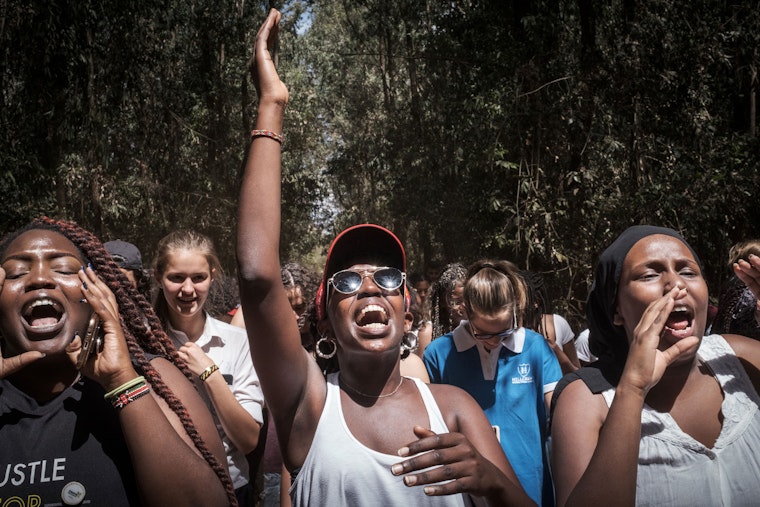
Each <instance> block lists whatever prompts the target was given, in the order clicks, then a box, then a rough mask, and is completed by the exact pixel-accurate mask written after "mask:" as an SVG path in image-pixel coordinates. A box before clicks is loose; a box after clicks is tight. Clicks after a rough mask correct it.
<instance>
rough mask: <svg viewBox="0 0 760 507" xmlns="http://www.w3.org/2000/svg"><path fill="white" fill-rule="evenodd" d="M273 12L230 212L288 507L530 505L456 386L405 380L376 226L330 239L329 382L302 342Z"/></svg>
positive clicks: (397, 320) (390, 242)
mask: <svg viewBox="0 0 760 507" xmlns="http://www.w3.org/2000/svg"><path fill="white" fill-rule="evenodd" d="M279 20H280V14H279V12H277V11H276V10H272V11H271V12H270V14H269V16H268V17H267V19H266V20H265V21H264V24H263V25H262V26H261V28H260V30H259V32H258V34H257V36H256V46H255V56H254V63H253V69H252V73H253V77H254V83H255V85H256V90H257V92H258V97H259V107H258V118H257V124H256V129H255V130H254V131H253V133H252V137H253V140H252V141H251V144H250V148H249V152H248V159H247V163H246V167H245V174H244V177H243V184H242V189H241V195H240V207H239V215H238V244H237V256H238V273H239V279H240V298H241V303H242V308H243V312H244V315H245V321H246V328H247V330H248V339H249V340H250V342H251V350H253V351H255V354H254V357H253V361H254V366H255V367H256V371H257V372H258V374H259V377H260V378H261V386H262V389H263V390H264V397H265V399H266V400H267V403H268V406H269V409H270V411H271V414H272V419H273V420H274V423H275V427H276V430H277V437H278V439H279V442H280V448H281V450H282V457H283V462H284V463H285V465H286V466H287V468H288V470H290V472H291V475H292V477H293V480H292V486H291V489H290V493H291V498H292V499H293V505H294V506H306V505H330V506H332V505H353V506H361V505H367V506H374V505H415V506H418V507H422V506H432V505H440V506H465V505H469V504H470V503H471V497H470V495H472V496H475V497H480V498H481V499H485V500H486V501H488V502H492V503H493V504H495V505H502V506H507V505H534V504H533V502H531V500H530V498H528V496H527V495H526V494H525V492H524V491H523V490H522V488H521V487H520V485H519V483H518V481H517V478H516V476H515V474H514V471H513V470H512V468H511V466H510V464H509V461H507V459H506V456H504V453H503V452H502V451H501V448H500V447H499V443H498V442H497V440H496V436H495V435H494V433H493V431H492V430H491V426H490V425H489V424H488V420H487V419H486V417H485V415H484V414H483V412H482V410H480V408H479V407H478V406H477V404H476V403H475V401H474V400H473V399H472V398H470V397H469V396H468V395H467V394H466V393H464V392H463V391H461V390H459V389H457V388H454V387H451V386H443V385H439V386H431V387H428V386H427V385H426V384H424V383H423V382H422V381H419V380H416V379H412V378H410V377H403V376H401V373H400V370H399V361H400V357H401V354H400V347H401V340H402V337H403V335H404V318H405V315H406V313H407V312H406V308H405V299H406V298H405V296H406V294H405V288H404V287H405V285H404V279H405V273H404V271H405V269H406V257H405V254H404V249H403V246H402V245H401V242H400V241H399V240H398V238H397V237H396V236H395V235H394V234H393V233H392V232H390V231H389V230H387V229H385V228H383V227H380V226H377V225H371V224H363V225H357V226H354V227H351V228H349V229H347V230H345V231H343V232H342V233H341V234H340V235H339V236H338V237H337V238H336V239H335V240H334V241H333V243H332V246H331V247H330V251H329V253H328V259H327V263H326V267H325V271H324V273H323V278H322V282H321V284H320V287H319V289H318V291H317V297H316V300H317V305H316V307H317V312H318V326H319V328H318V329H319V331H320V333H321V334H322V337H321V338H320V340H319V342H318V343H317V344H316V352H317V354H321V355H325V356H329V355H331V354H335V355H336V357H338V358H339V364H340V371H338V372H336V373H331V374H329V375H328V376H327V379H325V377H323V376H322V371H321V370H320V368H319V366H318V365H317V363H316V361H314V360H313V359H312V357H311V356H310V355H309V353H308V352H307V351H306V350H305V349H304V348H303V347H302V345H301V336H300V332H299V329H298V324H297V322H296V320H295V319H294V318H293V310H292V309H291V306H290V302H289V301H288V297H287V293H286V291H285V287H284V286H283V283H282V279H281V276H280V259H279V241H280V206H281V200H280V190H281V167H280V156H281V150H280V142H281V141H282V135H281V134H280V132H281V131H282V126H283V113H284V109H285V105H286V104H287V101H288V91H287V88H286V87H285V85H284V84H283V83H282V81H280V79H279V77H278V75H277V71H276V70H275V67H274V63H273V61H272V58H271V55H270V53H269V49H268V48H270V47H273V44H274V42H275V39H276V36H277V27H278V23H279Z"/></svg>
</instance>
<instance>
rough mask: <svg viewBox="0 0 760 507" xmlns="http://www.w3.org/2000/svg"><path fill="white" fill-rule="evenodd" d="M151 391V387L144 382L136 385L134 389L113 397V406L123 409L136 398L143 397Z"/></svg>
mask: <svg viewBox="0 0 760 507" xmlns="http://www.w3.org/2000/svg"><path fill="white" fill-rule="evenodd" d="M149 392H150V387H148V384H142V385H141V386H138V387H136V388H135V389H134V390H131V391H125V392H123V393H121V394H120V395H118V396H116V397H114V398H112V399H111V404H112V405H113V408H116V409H119V410H121V409H122V408H124V407H126V406H127V405H129V404H130V403H132V402H133V401H135V400H136V399H138V398H142V397H143V396H145V395H146V394H148V393H149Z"/></svg>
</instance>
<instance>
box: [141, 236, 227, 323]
mask: <svg viewBox="0 0 760 507" xmlns="http://www.w3.org/2000/svg"><path fill="white" fill-rule="evenodd" d="M180 250H185V251H190V252H196V253H198V254H199V255H202V256H203V257H205V258H206V262H208V266H209V272H210V273H214V277H219V276H222V274H223V273H222V264H221V262H219V256H218V255H217V253H216V248H214V242H213V241H211V238H209V237H208V236H205V235H203V234H201V233H199V232H195V231H190V230H180V231H174V232H170V233H169V234H167V235H166V236H164V237H163V238H161V241H159V242H158V249H157V250H156V255H155V257H154V258H153V275H154V277H155V278H156V279H160V278H161V277H162V276H163V274H164V273H165V272H166V266H167V265H168V264H169V259H170V257H171V255H172V254H173V253H174V252H177V251H180ZM206 301H207V302H208V300H206ZM153 306H154V307H155V309H156V313H157V314H158V317H159V318H160V319H161V323H162V324H164V326H165V325H166V323H167V319H168V316H169V313H168V311H169V308H168V307H167V304H166V298H165V297H164V293H163V290H162V289H161V288H160V287H159V289H158V292H157V294H156V297H155V298H154V300H153Z"/></svg>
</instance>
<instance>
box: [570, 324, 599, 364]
mask: <svg viewBox="0 0 760 507" xmlns="http://www.w3.org/2000/svg"><path fill="white" fill-rule="evenodd" d="M575 352H576V353H577V354H578V359H580V360H581V361H584V362H586V363H593V362H594V361H596V360H597V359H598V358H597V357H596V356H595V355H594V354H592V353H591V351H590V350H589V348H588V329H584V330H583V331H581V332H580V334H579V335H578V338H576V339H575Z"/></svg>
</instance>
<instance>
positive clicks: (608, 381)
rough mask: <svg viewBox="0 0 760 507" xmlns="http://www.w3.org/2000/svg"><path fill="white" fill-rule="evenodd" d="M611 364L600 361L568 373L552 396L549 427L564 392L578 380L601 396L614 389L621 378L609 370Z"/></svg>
mask: <svg viewBox="0 0 760 507" xmlns="http://www.w3.org/2000/svg"><path fill="white" fill-rule="evenodd" d="M608 367H609V363H608V362H607V361H604V360H599V361H597V362H595V363H593V364H591V365H589V366H584V367H583V368H580V369H578V370H575V371H574V372H572V373H568V374H567V375H565V376H564V377H562V379H561V380H560V381H559V382H558V383H557V387H555V388H554V393H553V394H552V403H551V409H550V412H549V426H550V428H551V420H552V418H553V416H554V407H555V406H556V405H557V400H558V399H559V395H560V394H561V393H562V391H563V390H564V389H565V388H566V387H567V386H568V385H570V383H571V382H574V381H576V380H578V379H580V380H582V381H583V383H584V384H586V387H588V389H589V391H591V392H592V393H594V394H600V393H603V392H604V391H606V390H608V389H612V388H614V387H615V385H616V384H617V381H618V380H619V378H620V375H619V373H618V374H616V373H615V372H614V370H613V369H610V368H608Z"/></svg>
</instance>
